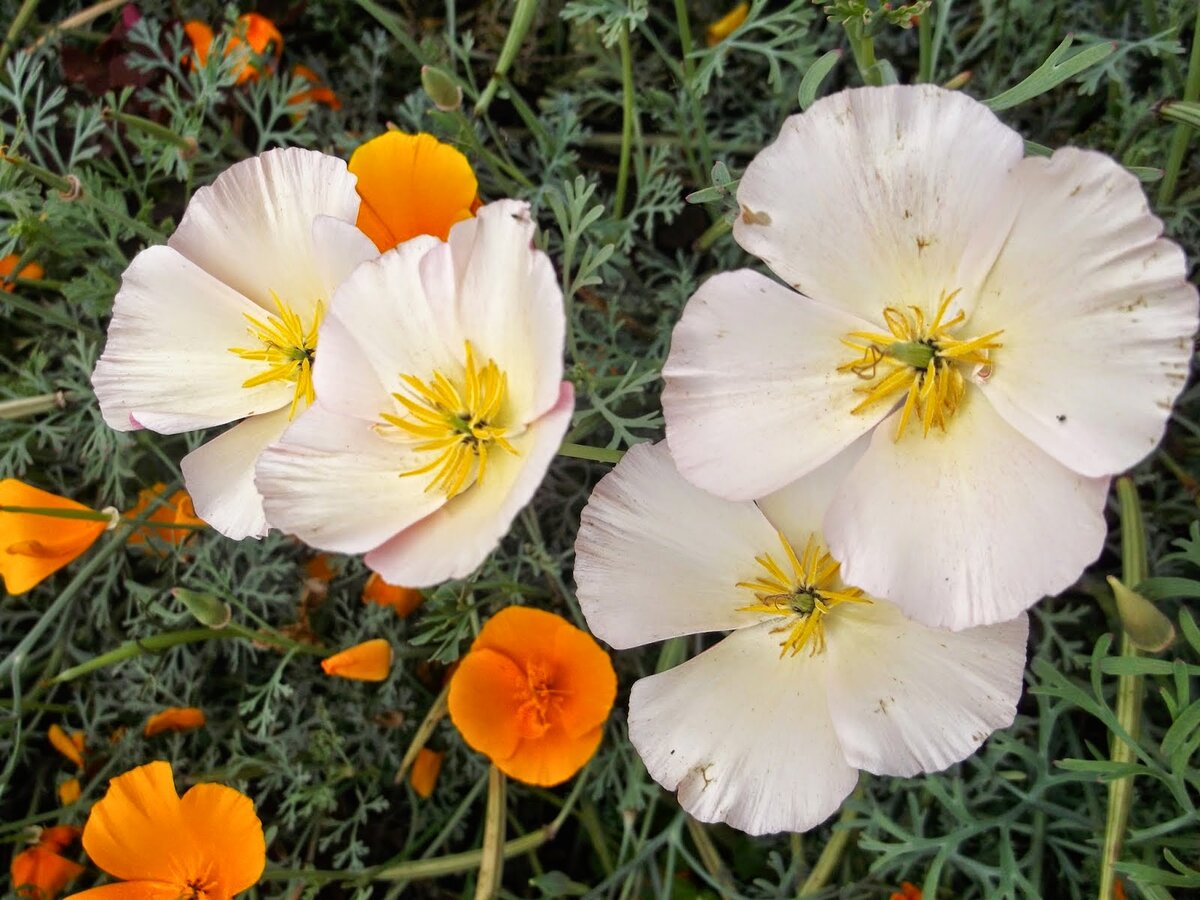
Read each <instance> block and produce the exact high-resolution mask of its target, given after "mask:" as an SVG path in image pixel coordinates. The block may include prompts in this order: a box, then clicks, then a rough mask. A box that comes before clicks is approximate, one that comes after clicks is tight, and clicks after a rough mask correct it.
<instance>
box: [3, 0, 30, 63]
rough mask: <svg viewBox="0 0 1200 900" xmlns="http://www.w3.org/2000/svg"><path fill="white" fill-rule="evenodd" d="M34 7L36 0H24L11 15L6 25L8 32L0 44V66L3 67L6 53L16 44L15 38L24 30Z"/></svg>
mask: <svg viewBox="0 0 1200 900" xmlns="http://www.w3.org/2000/svg"><path fill="white" fill-rule="evenodd" d="M35 9H37V0H25V2H24V3H22V4H21V8H20V9H18V10H17V14H16V15H15V16H13V20H12V24H11V25H9V26H8V33H7V34H6V35H4V43H3V44H0V68H3V66H4V63H5V62H7V61H8V54H10V53H11V52H12V49H13V47H15V46H16V45H17V38H19V37H20V36H21V32H22V31H24V30H25V25H26V24H27V23H28V22H29V19H30V17H31V16H32V15H33V12H34V10H35Z"/></svg>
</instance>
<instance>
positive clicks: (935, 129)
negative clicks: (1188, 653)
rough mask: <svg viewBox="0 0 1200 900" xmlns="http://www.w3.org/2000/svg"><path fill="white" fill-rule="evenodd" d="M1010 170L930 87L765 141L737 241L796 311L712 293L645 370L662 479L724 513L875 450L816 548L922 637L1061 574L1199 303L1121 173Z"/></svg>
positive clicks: (865, 95)
mask: <svg viewBox="0 0 1200 900" xmlns="http://www.w3.org/2000/svg"><path fill="white" fill-rule="evenodd" d="M1022 153H1023V143H1022V140H1021V137H1020V135H1018V134H1017V133H1016V132H1015V131H1012V130H1011V129H1009V128H1007V127H1006V126H1004V125H1003V124H1001V123H1000V122H999V121H998V120H997V119H996V117H995V116H994V115H993V114H992V113H991V112H990V111H989V110H988V109H987V108H986V107H985V106H983V104H981V103H977V102H976V101H974V100H971V99H970V98H968V97H966V96H963V95H962V94H959V93H955V92H951V91H945V90H942V89H940V88H936V87H932V86H929V85H919V86H915V87H901V86H894V87H885V88H863V89H858V90H848V91H843V92H841V93H839V94H835V95H833V96H831V97H828V98H826V99H823V100H821V101H819V102H818V103H816V104H814V105H813V106H812V108H811V109H809V110H808V111H807V112H805V113H803V114H801V115H798V116H793V117H792V118H790V119H788V120H787V122H786V123H785V124H784V127H783V131H782V133H781V134H780V136H779V139H778V140H776V141H775V143H774V144H772V145H771V146H769V147H767V148H766V149H765V150H763V151H762V152H761V153H760V154H759V155H758V156H757V157H756V158H755V159H754V160H753V161H752V162H751V163H750V165H749V167H748V168H747V170H746V173H745V175H744V176H743V178H742V180H741V183H740V186H739V188H738V195H737V196H738V203H739V204H740V206H741V215H740V216H739V217H738V220H737V221H736V222H735V224H734V237H735V238H736V239H737V241H738V242H739V243H740V244H741V245H742V246H743V247H745V248H746V249H747V250H748V251H750V252H751V253H753V254H755V255H756V256H758V257H760V258H761V259H763V260H764V261H765V262H766V263H767V264H768V265H769V266H770V267H771V268H772V269H773V270H774V271H775V273H776V274H777V275H778V276H779V277H780V278H781V279H783V280H784V281H785V282H786V283H787V284H789V285H791V287H792V288H794V289H795V291H793V290H790V289H788V288H785V287H783V286H781V285H779V284H778V283H776V282H775V281H773V280H771V279H768V278H766V277H764V276H762V275H759V274H757V273H755V272H752V271H749V270H741V271H737V272H731V273H727V274H722V275H718V276H716V277H715V278H712V279H710V280H709V281H708V282H707V283H705V284H704V285H703V286H702V287H701V288H700V290H699V291H698V292H697V293H696V294H695V296H693V297H692V298H691V300H690V301H689V303H688V305H687V307H686V309H685V310H684V313H683V317H682V319H681V321H680V322H679V324H678V326H677V327H676V329H675V333H674V336H673V340H672V346H671V352H670V355H669V357H668V359H667V363H666V365H665V367H664V370H663V375H664V378H665V381H666V388H665V390H664V392H663V409H664V413H665V417H666V426H667V440H668V442H669V443H670V445H671V452H672V453H673V455H674V457H675V459H676V461H677V464H678V466H679V470H680V471H681V472H682V473H683V474H684V476H685V477H687V478H688V479H689V480H690V481H692V482H694V483H695V484H697V485H699V486H700V487H702V488H705V489H706V490H710V491H713V492H714V493H717V494H719V495H721V496H723V497H728V498H730V499H734V500H742V499H749V498H753V497H758V496H762V495H764V494H767V493H769V492H771V491H773V490H777V489H778V488H780V487H782V486H783V485H785V484H788V483H789V482H791V481H793V480H795V479H796V478H799V477H801V476H803V475H805V474H806V473H808V472H811V471H812V470H813V469H814V468H816V467H817V466H819V465H821V464H822V463H823V462H825V461H826V460H829V459H831V458H832V457H833V456H834V455H836V454H837V453H838V452H840V451H841V450H842V449H843V448H845V447H846V446H847V445H849V444H850V443H851V442H852V441H854V440H855V439H856V438H858V437H859V436H860V435H863V434H866V433H867V432H872V433H871V439H870V448H869V450H868V451H867V452H866V454H865V455H864V456H863V458H862V459H861V460H860V461H859V463H858V465H857V467H856V468H855V469H854V470H853V471H852V472H851V473H850V474H849V476H848V477H847V479H846V481H845V483H844V484H843V486H842V488H841V490H840V492H839V494H838V496H837V497H836V498H835V500H834V501H833V504H832V505H831V507H830V510H829V514H828V516H827V517H826V520H825V523H824V533H825V536H826V538H827V539H828V541H829V546H830V549H831V550H832V551H833V552H834V554H835V555H836V556H837V557H838V559H840V560H842V564H843V571H844V573H845V575H846V577H847V578H848V579H849V580H850V581H852V582H854V583H855V584H857V585H860V586H861V587H862V588H863V589H865V590H867V591H869V592H871V593H873V594H878V595H880V596H886V597H889V598H890V599H891V600H892V601H893V602H894V603H896V604H897V605H898V606H900V607H901V609H902V610H904V612H905V613H906V614H908V615H910V616H912V617H913V618H915V619H918V620H919V621H922V622H924V623H926V624H929V625H941V626H947V627H950V628H964V627H968V626H971V625H980V624H987V623H991V622H1000V621H1004V620H1006V619H1010V618H1012V617H1013V616H1014V615H1016V614H1017V613H1018V612H1020V611H1021V610H1023V609H1025V608H1027V607H1028V606H1029V605H1030V604H1032V603H1034V602H1035V601H1036V600H1037V599H1038V598H1040V597H1041V596H1043V595H1045V594H1054V593H1058V592H1060V591H1062V590H1064V589H1065V588H1067V587H1068V586H1069V585H1070V584H1071V583H1072V582H1073V581H1074V580H1075V579H1076V578H1077V577H1078V576H1079V573H1080V572H1081V571H1082V570H1083V568H1084V567H1085V566H1086V565H1088V564H1089V563H1090V562H1091V561H1092V560H1094V559H1095V558H1096V556H1097V555H1098V554H1099V553H1100V550H1101V548H1102V545H1103V541H1104V534H1105V525H1104V518H1103V508H1104V501H1105V496H1106V493H1107V488H1108V482H1109V479H1110V477H1111V476H1112V475H1113V474H1115V473H1119V472H1121V471H1123V470H1124V469H1126V468H1128V467H1130V466H1132V465H1134V464H1135V463H1137V462H1138V460H1140V459H1141V458H1142V457H1144V456H1145V455H1146V454H1147V453H1149V452H1150V451H1151V450H1152V449H1153V448H1154V446H1155V445H1156V444H1157V443H1158V441H1159V440H1160V438H1161V437H1162V433H1163V430H1164V428H1165V426H1166V421H1167V418H1168V416H1169V415H1170V410H1171V404H1172V403H1173V401H1174V399H1175V397H1176V396H1177V394H1178V393H1179V391H1180V389H1181V388H1182V387H1183V385H1184V382H1185V380H1186V378H1187V373H1188V365H1189V362H1190V360H1191V356H1192V335H1193V333H1194V332H1195V330H1196V324H1197V302H1196V291H1195V289H1194V288H1193V287H1192V286H1190V285H1189V284H1188V283H1187V282H1186V280H1185V278H1186V271H1187V269H1186V265H1185V261H1184V256H1183V253H1182V251H1181V250H1180V248H1179V247H1178V246H1176V245H1175V244H1173V243H1171V242H1170V241H1167V240H1164V239H1162V238H1161V237H1160V236H1159V235H1160V233H1161V230H1162V225H1161V223H1160V222H1159V220H1158V219H1156V218H1155V217H1154V216H1152V215H1151V214H1150V212H1149V210H1148V207H1147V204H1146V199H1145V196H1144V195H1143V193H1142V190H1141V187H1140V185H1139V184H1138V182H1137V180H1136V179H1135V178H1134V176H1133V175H1131V174H1129V173H1128V172H1127V171H1125V170H1124V169H1123V168H1122V167H1121V166H1119V165H1118V164H1117V163H1116V162H1114V161H1113V160H1111V159H1109V158H1108V157H1106V156H1102V155H1101V154H1099V153H1093V152H1090V151H1087V150H1076V149H1073V148H1067V149H1063V150H1059V151H1057V152H1056V153H1055V154H1054V155H1053V157H1051V158H1048V159H1047V158H1033V157H1031V158H1022ZM796 291H799V292H800V293H796Z"/></svg>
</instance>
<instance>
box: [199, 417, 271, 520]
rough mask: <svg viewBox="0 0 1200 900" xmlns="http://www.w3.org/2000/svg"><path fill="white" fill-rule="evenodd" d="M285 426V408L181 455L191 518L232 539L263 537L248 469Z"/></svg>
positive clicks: (258, 504) (261, 516) (261, 515)
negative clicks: (196, 517)
mask: <svg viewBox="0 0 1200 900" xmlns="http://www.w3.org/2000/svg"><path fill="white" fill-rule="evenodd" d="M287 424H288V410H287V409H280V410H276V411H275V412H272V413H267V414H266V415H262V416H252V417H250V418H249V419H246V420H244V421H242V422H239V423H238V424H237V425H234V426H233V427H232V428H230V429H229V430H228V431H226V432H223V433H222V434H220V435H218V436H217V437H215V438H213V439H212V440H211V441H209V442H208V443H207V444H203V445H201V446H199V447H197V448H196V449H195V450H193V451H192V452H191V453H189V454H188V455H187V456H185V457H184V458H183V460H182V461H181V462H180V464H179V465H180V468H181V469H182V470H183V479H184V484H185V486H186V487H187V490H188V493H189V494H191V496H192V503H193V504H194V505H195V507H196V515H198V516H199V517H200V518H202V519H203V520H204V521H205V522H207V523H208V524H209V525H211V526H212V527H213V528H215V529H216V530H217V531H219V532H220V533H221V534H223V535H225V536H226V537H228V538H233V539H234V540H241V539H242V538H246V537H252V538H260V537H262V536H263V535H264V534H266V533H267V530H268V528H269V526H268V524H267V519H266V516H265V514H264V513H263V501H262V497H261V496H259V493H258V489H257V488H256V487H255V486H254V464H255V462H257V461H258V458H259V455H260V454H261V453H262V452H263V450H264V449H265V448H266V446H267V445H268V444H270V443H272V442H273V441H276V440H278V439H279V436H280V435H281V434H283V430H284V429H285V428H286V427H287Z"/></svg>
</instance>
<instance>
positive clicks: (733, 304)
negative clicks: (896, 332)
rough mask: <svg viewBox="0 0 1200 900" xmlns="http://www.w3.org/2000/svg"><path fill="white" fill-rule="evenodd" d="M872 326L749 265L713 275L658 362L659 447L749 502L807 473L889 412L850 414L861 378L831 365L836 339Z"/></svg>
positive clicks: (838, 347)
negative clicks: (662, 442)
mask: <svg viewBox="0 0 1200 900" xmlns="http://www.w3.org/2000/svg"><path fill="white" fill-rule="evenodd" d="M863 330H869V331H875V330H878V329H877V328H876V327H875V326H872V325H871V324H870V323H868V322H865V321H863V320H862V319H858V318H855V317H854V316H851V315H849V314H847V313H844V312H841V311H840V310H837V309H833V308H832V307H827V306H822V305H821V304H819V303H814V302H813V301H811V300H809V299H808V298H807V297H802V296H799V295H797V294H795V293H794V292H792V291H790V290H788V289H787V288H785V287H783V286H781V285H779V284H776V283H775V282H774V281H772V280H771V279H769V278H767V277H765V276H763V275H759V274H758V273H757V272H753V271H751V270H749V269H741V270H739V271H736V272H726V273H723V274H720V275H716V276H714V277H712V278H710V279H709V280H708V281H706V282H705V283H704V284H703V285H701V286H700V289H699V290H698V291H697V292H696V293H695V294H694V295H693V296H692V298H691V299H690V300H689V301H688V303H687V306H686V307H685V308H684V310H683V316H682V317H681V318H680V320H679V323H678V324H677V325H676V326H675V332H674V334H673V335H672V337H671V351H670V354H669V355H668V356H667V362H666V365H664V366H663V379H664V381H665V382H666V387H665V388H664V390H663V395H662V405H663V414H664V416H665V417H666V421H667V442H668V443H669V444H670V445H671V455H672V456H673V457H674V458H675V464H676V465H677V466H678V467H679V471H680V472H682V473H683V475H684V477H685V478H687V479H688V480H689V481H691V482H693V483H694V484H697V485H699V486H700V487H702V488H704V489H705V490H706V491H710V492H712V493H714V494H717V495H718V496H721V497H728V498H729V499H731V500H753V499H755V498H758V497H762V496H765V495H766V494H769V493H771V492H772V491H775V490H778V489H779V488H781V487H783V486H784V485H786V484H789V483H791V482H792V481H795V480H796V479H797V478H799V477H800V476H802V475H804V474H805V473H807V472H810V471H812V470H813V469H814V468H816V467H817V466H819V465H821V463H823V462H825V461H826V460H828V459H830V458H832V457H833V456H834V455H835V454H836V453H837V452H838V451H840V450H842V449H843V448H845V447H847V446H848V445H849V444H850V443H851V442H853V441H854V439H855V438H857V437H858V436H859V435H861V434H863V433H865V432H866V431H868V430H869V429H870V428H871V426H872V425H874V424H875V423H876V422H878V421H879V420H880V419H881V418H883V417H884V416H885V415H887V412H888V405H887V404H885V403H880V404H876V405H875V406H874V407H871V408H869V409H867V410H866V411H864V413H862V414H860V415H851V414H850V410H851V409H853V408H854V407H855V406H856V405H857V404H858V402H859V400H860V399H861V397H860V396H859V395H858V394H855V393H854V389H855V388H856V387H859V386H861V385H862V383H863V382H862V380H861V379H860V378H858V377H857V376H856V375H854V373H852V372H838V371H837V368H838V366H839V365H842V364H843V363H845V362H847V361H848V360H850V359H852V358H853V357H854V355H855V354H854V351H852V350H848V349H847V348H846V346H845V345H844V344H842V339H843V338H844V337H845V336H846V335H847V334H849V333H850V332H853V331H863Z"/></svg>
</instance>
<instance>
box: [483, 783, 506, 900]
mask: <svg viewBox="0 0 1200 900" xmlns="http://www.w3.org/2000/svg"><path fill="white" fill-rule="evenodd" d="M506 785H507V782H506V780H505V778H504V773H503V772H501V771H500V770H499V769H497V768H496V765H495V763H493V764H492V767H491V769H489V770H488V793H487V808H486V812H485V813H484V820H483V850H482V851H481V853H482V855H481V856H480V859H479V880H478V881H477V882H476V883H475V900H494V898H495V897H496V895H497V894H499V892H500V879H501V878H502V877H503V875H504V816H505V812H506V811H507V809H508V802H507V793H508V792H507V790H506Z"/></svg>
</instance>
